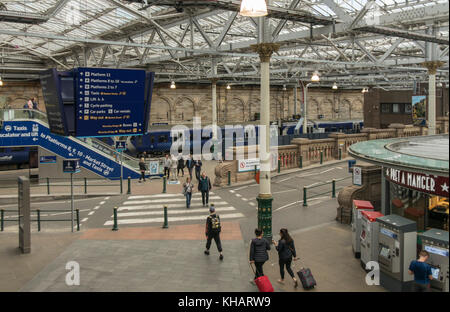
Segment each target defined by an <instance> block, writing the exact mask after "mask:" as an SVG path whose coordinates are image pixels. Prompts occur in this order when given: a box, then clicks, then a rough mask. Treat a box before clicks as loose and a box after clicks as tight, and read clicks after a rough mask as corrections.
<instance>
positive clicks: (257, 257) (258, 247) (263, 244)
mask: <svg viewBox="0 0 450 312" xmlns="http://www.w3.org/2000/svg"><path fill="white" fill-rule="evenodd" d="M255 235H256V238H254V239H252V242H251V244H250V264H252V263H254V264H255V268H256V271H255V279H257V278H258V277H260V276H263V275H264V272H263V265H264V263H265V262H266V261H267V260H269V254H268V253H267V251H268V250H270V244H269V242H268V241H267V240H266V239H265V238H263V231H262V230H260V229H255Z"/></svg>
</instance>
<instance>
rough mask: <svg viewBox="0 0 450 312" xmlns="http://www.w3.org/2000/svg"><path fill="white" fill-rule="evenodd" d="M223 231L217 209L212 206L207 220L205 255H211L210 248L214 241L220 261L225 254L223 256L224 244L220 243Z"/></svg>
mask: <svg viewBox="0 0 450 312" xmlns="http://www.w3.org/2000/svg"><path fill="white" fill-rule="evenodd" d="M221 231H222V226H221V224H220V217H219V216H218V215H217V214H216V209H215V208H214V205H213V204H211V207H210V208H209V216H208V218H207V219H206V228H205V235H206V238H207V240H206V250H205V255H209V248H210V247H211V241H212V240H213V239H214V241H215V242H216V246H217V250H218V251H219V254H220V256H219V259H220V260H223V254H222V244H221V242H220V232H221Z"/></svg>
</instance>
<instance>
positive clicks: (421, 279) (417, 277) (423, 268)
mask: <svg viewBox="0 0 450 312" xmlns="http://www.w3.org/2000/svg"><path fill="white" fill-rule="evenodd" d="M429 256H430V255H429V254H428V252H426V251H425V250H422V251H421V252H420V253H419V259H418V260H413V261H411V264H410V265H409V274H411V275H414V283H413V286H412V287H413V289H412V291H413V292H429V291H430V281H431V280H432V279H433V275H432V272H431V266H430V265H429V264H428V263H426V261H427V260H428V257H429Z"/></svg>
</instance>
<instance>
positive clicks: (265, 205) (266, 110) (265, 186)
mask: <svg viewBox="0 0 450 312" xmlns="http://www.w3.org/2000/svg"><path fill="white" fill-rule="evenodd" d="M279 48H280V45H278V44H275V43H260V44H256V45H252V49H253V50H254V51H255V52H257V53H258V54H259V58H260V60H261V117H260V142H259V157H260V160H261V166H260V184H259V195H258V197H257V198H256V200H257V201H258V228H259V229H261V230H263V233H264V237H265V238H266V239H268V240H269V241H271V240H272V201H273V197H272V194H271V190H270V173H271V172H270V169H271V162H270V131H269V130H270V76H269V74H270V68H269V65H270V57H271V56H272V54H273V53H274V52H276V51H278V49H279ZM261 130H262V131H261ZM264 134H265V140H264V139H263V138H262V135H264Z"/></svg>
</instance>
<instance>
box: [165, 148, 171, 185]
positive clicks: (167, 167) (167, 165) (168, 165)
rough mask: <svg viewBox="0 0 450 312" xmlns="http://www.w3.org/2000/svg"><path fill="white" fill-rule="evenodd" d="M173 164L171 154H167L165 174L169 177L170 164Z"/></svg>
mask: <svg viewBox="0 0 450 312" xmlns="http://www.w3.org/2000/svg"><path fill="white" fill-rule="evenodd" d="M171 165H172V161H171V160H170V158H169V155H168V154H166V158H165V159H164V176H166V177H167V179H169V177H170V166H171Z"/></svg>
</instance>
